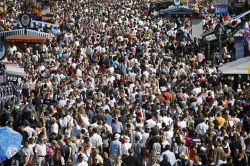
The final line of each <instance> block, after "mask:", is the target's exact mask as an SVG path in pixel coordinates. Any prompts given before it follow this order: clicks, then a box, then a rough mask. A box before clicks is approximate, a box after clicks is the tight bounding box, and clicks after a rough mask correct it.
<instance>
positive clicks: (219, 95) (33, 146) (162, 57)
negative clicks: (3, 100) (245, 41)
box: [0, 0, 250, 166]
mask: <svg viewBox="0 0 250 166" xmlns="http://www.w3.org/2000/svg"><path fill="white" fill-rule="evenodd" d="M4 2H5V1H4ZM21 2H22V1H20V2H19V1H18V2H17V1H14V0H12V1H9V0H8V1H6V3H3V4H1V5H3V6H5V7H6V8H7V9H8V10H10V11H14V12H11V13H8V17H2V23H3V22H4V24H1V26H0V28H1V29H2V30H10V29H13V27H11V25H13V24H12V22H14V19H15V18H16V16H17V15H18V14H19V13H20V12H21V6H22V3H21ZM52 9H53V14H55V16H54V18H55V20H57V24H58V25H59V27H58V31H59V32H60V34H57V35H54V37H53V38H51V39H49V40H48V41H47V42H46V43H43V44H30V43H23V44H20V43H18V44H16V43H13V44H9V48H8V56H7V60H8V61H15V62H17V63H18V64H19V65H20V66H21V67H24V69H25V71H26V76H25V78H23V79H21V80H19V81H18V83H17V84H18V87H19V89H20V93H19V94H17V95H16V96H15V97H13V98H12V99H13V100H12V101H11V102H8V103H7V104H6V105H5V108H4V113H8V115H9V117H10V118H9V119H8V120H7V121H5V123H6V125H8V126H10V127H13V128H14V129H15V130H17V131H19V132H20V133H21V134H22V135H23V147H22V149H21V150H20V152H19V153H18V154H17V155H16V156H15V159H16V162H19V164H20V165H30V164H31V165H34V164H37V165H45V164H50V165H78V166H80V165H81V166H82V165H86V166H87V165H93V166H95V165H105V166H108V165H110V166H112V165H127V166H132V165H154V166H156V165H161V166H163V165H175V164H176V165H178V164H179V165H188V164H189V165H191V164H193V165H223V164H224V165H237V164H241V165H247V163H249V153H250V142H249V140H250V138H249V132H250V131H249V125H250V118H249V115H250V114H249V113H250V112H249V111H250V108H249V103H248V102H247V100H246V96H244V93H243V92H242V91H239V87H238V84H240V86H241V87H240V88H241V89H246V88H249V83H248V82H247V81H244V80H243V79H240V78H235V79H230V78H228V77H226V76H223V75H221V74H220V73H219V72H218V65H219V64H221V63H224V62H227V61H231V57H232V56H233V55H232V54H233V51H232V49H231V48H230V47H232V44H231V43H227V42H225V43H223V47H224V49H223V52H222V53H223V55H222V56H221V57H220V59H217V60H216V61H214V60H213V59H212V58H210V57H208V56H207V49H206V46H207V43H206V41H204V40H201V39H196V38H194V39H192V35H191V32H192V23H191V18H190V17H188V16H186V17H183V16H180V17H179V16H175V17H156V16H155V12H153V11H150V9H149V5H148V3H147V2H145V1H143V0H138V1H116V0H114V1H108V0H102V1H100V0H98V1H90V0H88V1H86V0H77V1H75V0H63V1H60V2H58V3H57V5H55V6H53V8H52ZM211 19H212V20H216V17H214V18H211ZM206 23H207V22H206V20H205V23H204V25H205V26H208V25H206ZM209 23H211V22H209ZM209 23H208V24H209ZM46 31H47V32H49V30H46ZM214 51H215V52H216V51H218V49H217V48H215V49H214ZM237 89H238V90H237Z"/></svg>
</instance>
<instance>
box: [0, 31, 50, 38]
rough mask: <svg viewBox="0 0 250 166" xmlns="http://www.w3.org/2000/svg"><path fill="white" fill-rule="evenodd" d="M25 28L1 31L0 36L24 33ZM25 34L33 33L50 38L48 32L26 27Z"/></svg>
mask: <svg viewBox="0 0 250 166" xmlns="http://www.w3.org/2000/svg"><path fill="white" fill-rule="evenodd" d="M24 34H25V29H16V30H10V31H2V32H0V37H8V36H13V35H24ZM27 35H33V36H40V37H44V38H50V37H51V35H50V34H49V33H45V32H40V31H35V30H30V29H27Z"/></svg>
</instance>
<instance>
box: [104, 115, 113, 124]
mask: <svg viewBox="0 0 250 166" xmlns="http://www.w3.org/2000/svg"><path fill="white" fill-rule="evenodd" d="M104 119H105V121H106V123H107V124H108V125H110V126H111V123H112V116H111V115H109V114H105V115H104Z"/></svg>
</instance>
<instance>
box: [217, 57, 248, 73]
mask: <svg viewBox="0 0 250 166" xmlns="http://www.w3.org/2000/svg"><path fill="white" fill-rule="evenodd" d="M219 71H220V72H221V73H222V74H250V56H248V57H245V58H241V59H238V60H236V61H233V62H229V63H226V64H223V65H222V66H221V67H219Z"/></svg>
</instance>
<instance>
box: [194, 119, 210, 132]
mask: <svg viewBox="0 0 250 166" xmlns="http://www.w3.org/2000/svg"><path fill="white" fill-rule="evenodd" d="M198 130H201V132H202V135H204V134H206V132H207V130H208V125H207V124H206V123H205V122H204V120H202V122H201V123H199V124H198V125H197V126H196V127H195V132H197V131H198Z"/></svg>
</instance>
